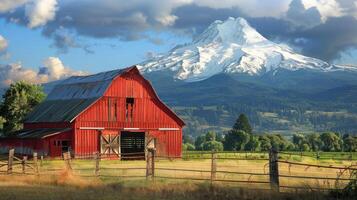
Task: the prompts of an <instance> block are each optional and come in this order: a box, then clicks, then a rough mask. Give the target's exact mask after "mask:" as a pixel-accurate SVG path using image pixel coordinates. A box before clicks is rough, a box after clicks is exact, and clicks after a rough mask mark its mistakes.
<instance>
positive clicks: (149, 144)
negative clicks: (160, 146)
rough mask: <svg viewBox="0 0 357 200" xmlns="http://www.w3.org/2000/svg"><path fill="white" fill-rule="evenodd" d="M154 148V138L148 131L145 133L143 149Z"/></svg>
mask: <svg viewBox="0 0 357 200" xmlns="http://www.w3.org/2000/svg"><path fill="white" fill-rule="evenodd" d="M154 148H156V139H155V138H154V137H153V136H152V135H149V134H148V133H146V134H145V149H154Z"/></svg>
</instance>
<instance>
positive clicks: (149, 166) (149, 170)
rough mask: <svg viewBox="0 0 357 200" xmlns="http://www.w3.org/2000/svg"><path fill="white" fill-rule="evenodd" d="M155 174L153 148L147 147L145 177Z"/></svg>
mask: <svg viewBox="0 0 357 200" xmlns="http://www.w3.org/2000/svg"><path fill="white" fill-rule="evenodd" d="M150 176H151V177H152V178H154V176H155V149H151V148H150V149H147V154H146V179H149V177H150Z"/></svg>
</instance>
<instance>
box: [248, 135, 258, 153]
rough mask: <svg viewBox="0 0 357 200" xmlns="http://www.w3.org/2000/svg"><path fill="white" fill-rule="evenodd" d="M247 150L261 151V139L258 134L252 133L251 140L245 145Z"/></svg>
mask: <svg viewBox="0 0 357 200" xmlns="http://www.w3.org/2000/svg"><path fill="white" fill-rule="evenodd" d="M245 150H247V151H260V140H259V137H258V136H254V135H251V136H250V140H249V142H248V143H247V144H246V145H245Z"/></svg>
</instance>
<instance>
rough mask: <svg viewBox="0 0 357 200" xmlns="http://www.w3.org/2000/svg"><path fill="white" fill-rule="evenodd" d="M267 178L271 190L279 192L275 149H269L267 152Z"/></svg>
mask: <svg viewBox="0 0 357 200" xmlns="http://www.w3.org/2000/svg"><path fill="white" fill-rule="evenodd" d="M269 178H270V187H271V189H272V190H274V191H279V164H278V151H276V150H275V149H271V150H270V152H269Z"/></svg>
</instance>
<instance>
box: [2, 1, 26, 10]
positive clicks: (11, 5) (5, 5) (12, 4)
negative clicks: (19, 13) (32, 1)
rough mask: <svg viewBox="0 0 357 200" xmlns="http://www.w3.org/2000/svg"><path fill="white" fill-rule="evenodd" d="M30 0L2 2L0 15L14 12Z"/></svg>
mask: <svg viewBox="0 0 357 200" xmlns="http://www.w3.org/2000/svg"><path fill="white" fill-rule="evenodd" d="M27 1H28V0H0V13H4V12H9V11H12V10H14V9H16V8H18V7H20V6H23V5H24V4H25V3H26V2H27Z"/></svg>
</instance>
